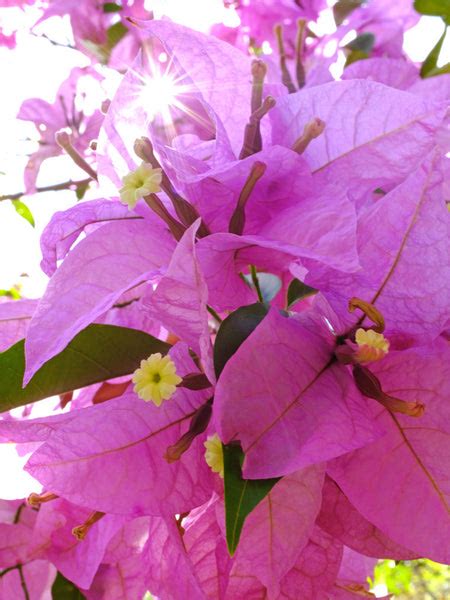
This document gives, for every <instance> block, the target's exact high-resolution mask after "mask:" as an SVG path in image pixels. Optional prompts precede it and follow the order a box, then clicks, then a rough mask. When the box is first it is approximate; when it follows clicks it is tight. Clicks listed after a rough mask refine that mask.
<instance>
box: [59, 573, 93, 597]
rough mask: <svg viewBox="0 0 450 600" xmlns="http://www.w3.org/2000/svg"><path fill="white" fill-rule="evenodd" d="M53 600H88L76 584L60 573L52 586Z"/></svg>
mask: <svg viewBox="0 0 450 600" xmlns="http://www.w3.org/2000/svg"><path fill="white" fill-rule="evenodd" d="M52 599H53V600H86V596H84V595H83V594H82V593H81V592H80V590H79V589H78V588H77V587H75V586H74V584H73V583H72V582H71V581H69V580H68V579H66V578H65V577H64V575H62V574H61V573H59V572H58V574H57V576H56V579H55V582H54V584H53V586H52Z"/></svg>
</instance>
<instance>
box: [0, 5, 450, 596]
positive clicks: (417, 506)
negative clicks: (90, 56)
mask: <svg viewBox="0 0 450 600" xmlns="http://www.w3.org/2000/svg"><path fill="white" fill-rule="evenodd" d="M0 4H2V5H5V3H4V2H3V3H0ZM6 4H7V3H6ZM93 4H96V5H97V4H99V3H98V2H96V3H93ZM109 4H113V3H109ZM125 4H126V6H125ZM142 4H143V3H135V5H136V6H133V3H124V6H122V5H119V4H118V5H116V6H118V11H120V10H122V9H124V10H125V9H126V11H128V12H126V11H125V12H126V14H125V13H124V17H123V18H124V22H125V20H126V19H127V20H126V24H127V27H129V28H130V31H133V34H132V35H131V34H130V33H129V34H127V35H128V36H131V37H130V38H129V40H128V41H129V43H130V44H132V45H133V47H136V48H135V49H136V50H137V48H138V46H140V47H141V51H140V52H139V54H138V56H137V58H136V59H135V60H134V62H133V63H132V64H131V65H129V66H130V68H129V69H128V71H127V73H126V74H125V75H124V77H123V80H122V83H121V84H120V87H119V89H118V91H117V93H116V95H115V97H114V98H113V100H112V101H111V103H108V104H107V105H104V106H103V113H106V115H105V116H103V114H102V112H101V111H100V110H98V111H96V112H95V113H94V114H93V115H91V116H90V117H89V118H88V119H87V118H86V117H85V116H84V114H83V112H82V110H80V109H79V108H76V106H79V103H77V102H75V100H74V99H75V98H76V96H77V93H78V92H77V86H78V83H79V81H80V78H83V77H85V76H90V77H94V78H97V79H100V76H99V75H98V73H96V72H94V70H93V69H85V70H82V69H77V70H76V71H74V72H73V73H72V75H71V78H70V79H69V80H68V81H67V82H65V83H64V84H63V86H62V87H61V89H60V91H59V93H58V98H57V101H56V102H55V104H54V105H50V104H46V103H44V102H43V101H40V100H37V99H32V100H28V101H27V102H26V103H25V104H24V105H23V106H22V108H21V111H20V115H19V116H20V117H21V118H23V119H29V120H33V121H35V122H36V124H38V125H42V124H45V125H46V128H45V130H42V131H43V133H42V135H43V139H42V144H41V147H40V149H39V151H38V153H37V154H36V155H34V156H33V157H31V159H30V162H29V164H28V168H27V173H26V183H27V189H29V190H32V189H34V185H35V181H36V175H37V171H38V168H39V165H40V163H41V162H42V161H43V160H44V159H46V158H47V157H49V156H54V155H55V154H58V153H60V152H62V151H64V152H66V153H68V154H69V155H70V156H72V158H73V159H74V160H75V162H77V164H78V165H79V166H81V167H82V168H83V169H84V170H85V171H86V173H87V175H88V177H89V180H92V181H94V180H97V181H98V195H99V196H100V197H99V198H98V199H95V200H84V201H82V202H80V203H77V204H76V205H75V206H73V207H72V208H70V209H69V210H67V211H64V212H57V213H55V215H54V216H53V218H52V220H51V221H50V223H49V224H48V226H47V228H46V229H45V231H44V233H43V236H42V240H41V247H42V263H41V265H42V269H43V271H44V272H45V273H46V274H47V275H48V276H49V277H50V280H49V283H48V287H47V290H46V292H45V294H44V296H43V297H42V298H41V299H40V301H39V302H37V301H33V300H17V301H10V302H3V303H1V304H0V335H1V339H0V344H1V346H0V350H2V351H3V352H4V353H5V354H4V356H6V355H7V352H8V349H9V348H11V347H12V346H13V344H15V343H16V342H17V341H18V340H20V339H22V338H23V337H25V368H24V385H29V386H33V385H36V384H33V381H36V380H34V379H33V377H34V376H35V375H36V374H37V375H36V377H38V376H39V373H40V372H41V371H40V370H41V369H42V368H45V365H46V364H47V363H48V361H51V360H53V359H55V357H58V356H59V355H60V354H61V353H63V352H64V351H65V349H66V348H67V347H68V345H69V344H71V343H72V342H73V340H74V339H75V338H76V337H77V336H78V335H79V334H80V332H83V331H84V330H86V328H87V327H89V326H91V324H93V323H97V324H99V323H100V324H106V325H115V326H120V327H121V328H129V329H132V330H137V331H140V332H145V333H146V334H150V335H151V336H153V338H158V339H159V340H162V341H164V342H167V343H168V344H169V345H170V349H169V350H168V356H169V357H170V360H169V359H167V360H166V361H165V362H164V361H163V359H162V358H161V355H158V357H156V358H155V357H154V358H153V359H152V360H153V362H152V363H151V365H154V364H156V365H158V364H160V362H158V361H163V362H164V365H167V364H170V365H172V366H171V367H170V368H171V369H172V370H173V372H174V370H175V369H176V374H177V376H176V378H173V377H174V376H173V374H172V371H171V374H172V375H171V376H172V379H171V382H172V383H173V384H174V386H177V387H174V389H175V390H176V391H175V392H174V393H173V390H169V392H170V393H169V392H168V393H165V392H167V389H168V388H167V389H166V390H165V392H164V390H163V394H162V396H161V395H160V396H158V401H155V399H154V395H153V398H152V397H151V396H152V394H151V393H150V392H148V394H147V397H146V398H145V400H148V399H150V400H152V399H153V400H154V402H151V401H149V402H146V401H144V400H143V399H142V398H143V397H144V396H143V395H142V394H141V393H140V392H139V393H136V390H137V387H135V388H133V382H134V383H136V382H137V381H140V379H139V376H136V374H135V375H134V376H133V372H130V373H128V374H125V375H124V374H123V373H121V377H120V378H114V377H111V376H110V374H109V371H108V365H104V364H100V365H97V367H99V368H100V369H104V372H105V376H104V377H103V378H102V379H103V380H102V381H101V380H100V379H97V380H96V381H98V382H97V383H95V384H93V385H89V386H87V387H83V388H82V389H81V390H79V391H77V392H76V393H75V394H68V395H67V394H66V395H64V396H63V397H62V400H61V410H58V411H56V412H55V414H52V415H50V416H47V417H40V418H34V415H33V410H34V409H33V406H32V405H28V406H27V407H26V408H25V409H24V412H23V416H22V417H18V416H17V410H16V411H14V413H12V414H11V413H8V412H5V413H3V414H2V417H3V418H2V419H1V420H0V441H1V442H14V443H16V444H17V449H18V453H19V454H24V453H28V454H30V458H29V460H28V462H27V463H26V466H25V470H26V471H27V472H28V473H29V474H31V475H32V476H33V477H34V478H35V479H36V488H37V489H36V493H35V494H32V495H31V496H30V498H28V500H27V501H26V500H25V499H22V498H19V499H17V500H10V501H6V500H4V501H1V502H0V521H1V522H0V569H1V572H0V598H1V599H3V598H4V599H7V598H8V599H13V598H14V599H16V598H17V599H22V598H24V599H27V600H42V599H44V598H49V597H50V588H51V586H52V584H53V581H54V578H55V575H56V572H57V571H59V572H60V573H61V574H62V575H63V576H64V577H65V578H66V579H68V580H69V581H70V582H73V584H74V585H75V586H76V587H77V588H79V589H80V590H81V592H82V593H83V594H84V596H85V597H86V598H87V599H88V600H122V599H124V598H130V599H132V600H141V599H142V598H143V596H144V594H145V593H146V592H147V591H150V592H151V593H152V594H154V595H155V596H157V597H158V598H161V600H186V599H193V600H202V599H211V600H213V599H223V600H253V599H254V600H257V599H262V598H268V599H270V600H282V599H283V600H285V599H286V600H346V599H348V600H351V599H355V600H356V599H357V598H362V597H370V596H371V594H370V592H369V586H368V584H367V577H368V576H370V575H371V573H372V569H373V566H374V564H375V563H376V560H377V559H378V558H384V557H389V558H393V559H398V560H405V559H412V558H417V557H427V558H431V559H433V560H436V561H439V562H444V563H450V547H449V543H448V540H449V539H450V485H449V481H450V459H449V457H450V394H449V391H450V346H449V339H450V310H449V306H450V256H449V233H450V213H449V211H448V209H447V206H446V203H445V198H446V195H445V194H446V192H447V198H448V191H449V189H450V185H449V184H450V178H449V172H450V171H449V165H448V162H449V161H448V158H446V153H448V152H449V150H450V135H449V130H448V115H447V112H448V99H449V97H450V75H448V74H447V75H445V74H444V75H440V76H439V77H434V78H433V77H430V78H427V79H421V78H420V76H419V69H418V67H417V66H416V65H414V64H413V63H411V62H410V61H409V60H408V59H407V58H406V57H405V56H404V55H403V53H402V50H401V46H402V44H401V41H402V34H403V31H404V29H406V28H408V27H410V26H411V25H413V24H414V23H415V22H416V20H417V15H415V14H414V12H413V10H412V8H411V7H410V6H409V5H410V3H409V2H398V3H397V2H396V3H391V2H387V1H384V0H373V2H371V3H368V6H361V7H359V8H357V9H356V10H353V12H349V13H348V14H347V17H346V20H344V21H343V25H342V26H341V28H338V30H337V33H336V34H335V35H334V37H333V36H327V37H326V38H324V39H321V38H318V37H317V36H313V34H312V33H311V31H310V30H309V29H308V27H307V21H308V20H312V21H314V20H315V19H316V18H317V16H318V14H319V12H320V11H321V10H322V9H323V8H324V6H323V4H325V3H324V2H321V1H320V0H314V1H309V2H307V1H304V2H294V1H292V2H288V1H287V0H283V2H269V1H268V0H264V2H237V3H235V6H234V7H230V10H231V9H233V10H235V11H237V13H238V14H239V15H240V17H241V27H238V28H236V29H233V30H231V29H227V28H225V27H224V26H220V27H218V26H217V27H215V28H213V33H214V34H215V36H212V35H210V36H207V35H205V34H202V33H198V32H195V31H193V30H190V29H188V28H186V27H183V26H182V25H177V24H175V23H173V22H171V21H168V20H140V18H139V17H142V16H148V15H143V14H140V13H139V14H136V13H135V12H133V9H136V10H138V12H139V11H141V12H142V11H143V10H144V8H143V6H142ZM339 4H345V3H342V2H341V3H339ZM394 5H395V6H394ZM80 6H81V3H80V2H77V3H73V6H72V2H58V1H55V2H53V3H50V8H49V9H48V11H50V12H49V14H48V15H47V16H50V15H51V14H63V13H64V12H68V13H69V14H70V17H71V20H72V26H73V28H74V33H75V40H76V41H77V44H78V43H81V42H80V40H86V39H89V40H90V41H91V42H93V41H94V40H95V39H96V37H95V36H97V37H99V38H101V40H100V41H98V40H97V42H98V44H100V43H104V40H103V38H102V34H104V31H105V28H107V27H110V26H111V20H110V19H111V12H114V10H113V9H111V12H110V11H109V10H108V11H105V10H103V12H102V13H101V15H98V16H99V20H98V22H97V21H95V20H93V21H92V22H90V27H91V29H95V27H97V31H96V32H95V31H94V32H93V31H88V32H87V30H86V26H87V24H86V21H85V20H83V19H82V18H81V13H80V12H79V11H80V10H81V9H80ZM262 6H263V8H262ZM281 6H282V7H283V10H285V13H284V20H283V19H282V27H278V28H276V31H275V34H273V33H272V31H273V30H272V25H273V22H274V19H275V17H274V11H275V12H277V11H280V12H281V13H282V14H283V12H282V10H281V8H280V7H281ZM97 8H98V7H97ZM252 11H253V12H252ZM100 17H101V18H100ZM298 18H299V19H300V20H299V21H298V23H297V19H298ZM105 20H106V24H105ZM83 27H84V29H83ZM351 29H356V31H357V32H358V34H359V35H360V36H361V35H362V36H364V34H367V33H370V34H371V35H373V36H374V40H375V41H374V43H373V44H372V46H371V47H370V57H369V58H367V57H366V58H365V60H359V61H356V62H353V63H352V64H350V65H349V66H347V67H346V69H345V70H344V73H343V75H342V77H341V78H340V80H334V79H333V78H332V76H331V74H330V71H329V69H328V67H329V64H331V62H332V59H330V58H324V55H323V49H324V48H325V46H326V44H327V43H328V44H329V43H330V41H333V39H334V41H336V43H337V44H338V43H339V41H340V40H341V39H342V38H343V37H344V35H345V34H346V33H347V32H348V31H350V30H351ZM220 37H222V38H223V39H219V38H220ZM124 39H127V38H124ZM224 39H225V40H232V42H233V45H230V44H228V43H227V42H226V41H223V40H224ZM0 40H1V38H0ZM102 40H103V41H102ZM305 40H306V41H305ZM263 42H267V43H269V44H271V45H272V49H274V52H273V53H272V54H268V55H264V54H259V55H258V56H257V57H255V55H254V56H253V57H251V56H249V55H248V52H247V51H246V50H247V48H248V46H250V47H251V48H252V49H253V52H254V53H255V52H256V53H258V49H259V48H260V47H261V46H262V43H263ZM121 43H122V44H123V43H124V42H123V41H122V42H121ZM124 52H125V54H127V53H131V50H130V48H129V47H128V46H127V47H126V51H124ZM116 58H117V54H116ZM155 81H156V82H159V87H158V85H153V82H155ZM67 127H70V134H69V133H68V132H67ZM97 135H98V141H96V143H95V144H91V149H95V151H96V152H95V155H94V154H93V153H92V152H91V155H90V157H89V158H86V156H85V151H86V149H87V148H88V146H89V143H90V141H91V140H92V139H93V138H94V137H97ZM94 158H95V162H94ZM92 185H94V183H93V184H92ZM119 190H120V192H119ZM149 339H150V337H149ZM99 343H101V340H99ZM164 346H166V345H165V344H164ZM167 348H169V346H167ZM117 350H118V351H119V350H120V349H119V348H118V349H117ZM155 352H159V350H157V351H155ZM163 354H164V352H163ZM153 356H154V355H153ZM75 358H76V357H75ZM75 358H74V360H75ZM141 358H142V359H147V358H148V356H142V357H141ZM1 360H2V354H0V361H1ZM2 364H3V363H2ZM67 364H68V366H67V370H68V372H70V362H69V363H67ZM142 364H143V363H142ZM149 364H150V363H149ZM161 364H162V363H161ZM141 366H142V365H141ZM138 367H139V363H137V364H136V369H137V368H138ZM143 368H144V367H143ZM148 368H150V367H148ZM155 368H156V367H155ZM155 372H156V371H155ZM142 373H143V375H142V376H141V380H142V378H144V380H143V381H144V384H145V383H146V381H145V373H146V371H145V368H144V370H143V371H142ZM63 375H64V373H63ZM1 376H2V377H3V374H2V375H1ZM6 377H9V374H8V375H6ZM132 377H133V381H132ZM152 377H153V375H152ZM161 380H162V382H163V383H164V381H163V380H164V376H163V375H160V374H158V373H157V375H156V378H155V379H153V380H152V381H153V383H154V384H155V385H156V386H158V384H159V383H160V381H161ZM39 381H41V380H39ZM179 381H181V383H178V382H179ZM25 389H29V388H27V387H26V388H25ZM149 389H150V388H149ZM151 389H153V388H151ZM147 391H148V390H147ZM165 396H167V397H165ZM41 397H42V396H41ZM0 400H1V398H0ZM221 443H222V444H224V446H223V450H222V445H221ZM205 445H206V457H205ZM236 451H237V452H241V457H242V459H243V462H242V464H240V466H238V473H237V475H236V472H232V468H233V466H232V465H231V462H229V459H227V456H228V454H227V453H228V452H230V453H235V452H236ZM224 457H225V465H224V464H223V458H224ZM227 461H228V462H227ZM223 471H225V473H223ZM233 477H234V478H235V479H234V480H233ZM236 477H237V479H236ZM268 479H271V480H272V481H271V484H270V485H269V486H266V487H267V489H266V488H264V489H265V492H264V493H260V492H257V491H256V492H255V490H257V489H262V488H263V487H264V486H265V485H266V483H267V482H266V483H265V482H264V480H268ZM261 480H263V481H261ZM236 481H237V483H236ZM233 482H234V483H233ZM39 484H41V485H42V488H43V489H42V491H40V492H39V488H38V486H39ZM241 484H242V485H241ZM233 485H234V486H237V487H234V488H233ZM258 485H260V486H261V488H258ZM236 490H237V492H236ZM38 492H39V493H38ZM236 493H238V502H237V507H236V506H234V505H233V497H234V496H233V494H236ZM258 493H259V494H260V496H258V500H257V501H256V500H255V501H254V502H253V506H252V507H251V508H252V509H250V508H249V509H247V510H245V511H244V509H243V506H245V505H246V502H247V501H249V500H248V498H249V494H250V495H251V494H256V495H258ZM239 494H241V495H240V496H239ZM255 497H256V496H255ZM234 499H236V498H234ZM242 511H244V513H245V514H243V513H242ZM233 519H234V521H233ZM230 523H231V525H230ZM233 523H234V528H233V527H232V524H233Z"/></svg>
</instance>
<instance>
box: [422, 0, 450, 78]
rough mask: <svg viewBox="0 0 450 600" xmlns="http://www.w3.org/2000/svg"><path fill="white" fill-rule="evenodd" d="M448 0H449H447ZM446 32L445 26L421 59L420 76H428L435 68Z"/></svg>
mask: <svg viewBox="0 0 450 600" xmlns="http://www.w3.org/2000/svg"><path fill="white" fill-rule="evenodd" d="M449 2H450V0H449ZM446 33H447V27H445V29H444V32H443V33H442V35H441V37H440V38H439V39H438V41H437V43H436V45H435V46H434V48H432V49H431V52H430V53H429V55H428V56H427V57H426V59H425V60H424V61H423V64H422V67H421V69H420V76H421V77H430V76H431V73H432V72H433V71H434V70H435V69H436V68H437V62H438V59H439V54H440V53H441V50H442V45H443V44H444V40H445V35H446Z"/></svg>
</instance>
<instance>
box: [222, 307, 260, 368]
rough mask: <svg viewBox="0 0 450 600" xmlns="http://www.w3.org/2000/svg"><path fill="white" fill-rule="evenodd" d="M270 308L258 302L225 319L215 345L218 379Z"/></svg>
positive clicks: (241, 308) (239, 309) (238, 310)
mask: <svg viewBox="0 0 450 600" xmlns="http://www.w3.org/2000/svg"><path fill="white" fill-rule="evenodd" d="M268 311H269V307H268V306H267V305H266V304H262V303H261V302H257V303H256V304H249V305H248V306H241V307H240V308H238V309H237V310H235V311H234V312H232V313H231V314H230V315H228V317H227V318H226V319H224V320H223V321H222V323H221V325H220V327H219V331H218V332H217V336H216V341H215V343H214V369H215V371H216V375H217V377H219V375H220V374H221V373H222V371H223V368H224V367H225V365H226V364H227V362H228V361H229V359H230V358H231V357H232V356H233V354H234V353H235V352H236V351H237V349H238V348H239V346H240V345H241V344H242V343H243V342H244V341H245V340H246V339H247V338H248V336H249V335H250V334H251V333H252V331H254V329H256V327H257V326H258V325H259V324H260V323H261V321H262V320H263V319H264V317H265V316H266V315H267V313H268Z"/></svg>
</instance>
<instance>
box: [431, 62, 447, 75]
mask: <svg viewBox="0 0 450 600" xmlns="http://www.w3.org/2000/svg"><path fill="white" fill-rule="evenodd" d="M446 73H450V62H448V63H447V64H445V65H443V66H442V67H436V68H435V69H433V70H432V71H430V72H429V73H428V74H427V77H437V76H438V75H445V74H446Z"/></svg>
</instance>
